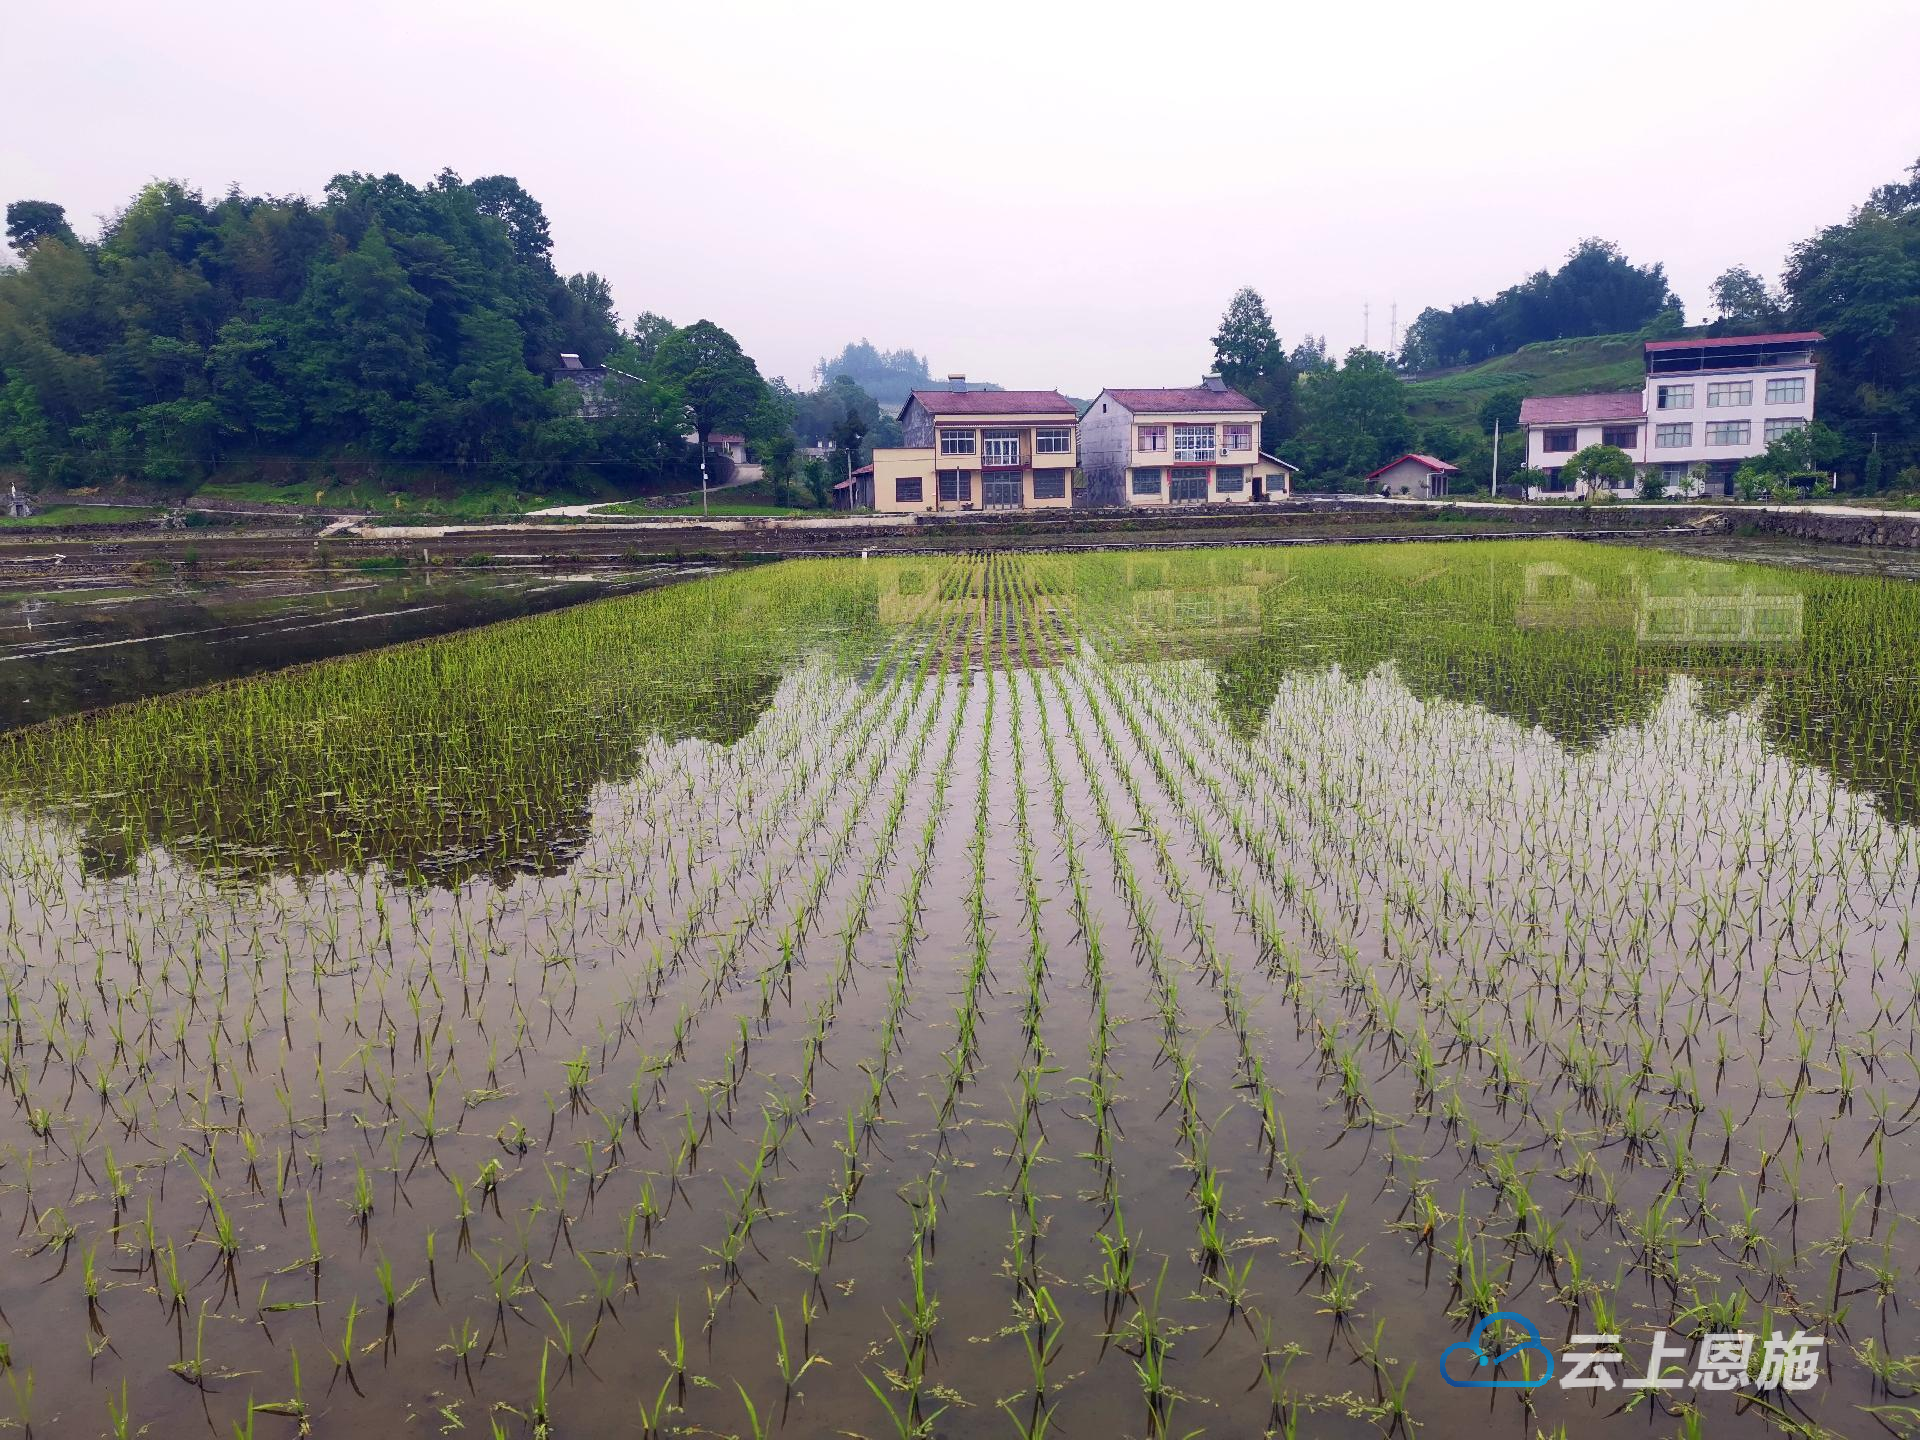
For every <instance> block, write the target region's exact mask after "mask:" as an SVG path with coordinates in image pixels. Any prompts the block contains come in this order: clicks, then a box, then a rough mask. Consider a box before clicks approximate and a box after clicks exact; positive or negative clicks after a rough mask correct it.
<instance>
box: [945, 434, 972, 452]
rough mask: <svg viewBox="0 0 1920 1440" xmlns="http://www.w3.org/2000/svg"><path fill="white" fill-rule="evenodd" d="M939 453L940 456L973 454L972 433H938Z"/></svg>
mask: <svg viewBox="0 0 1920 1440" xmlns="http://www.w3.org/2000/svg"><path fill="white" fill-rule="evenodd" d="M940 453H941V454H942V455H971V454H973V431H971V430H942V431H941V432H940Z"/></svg>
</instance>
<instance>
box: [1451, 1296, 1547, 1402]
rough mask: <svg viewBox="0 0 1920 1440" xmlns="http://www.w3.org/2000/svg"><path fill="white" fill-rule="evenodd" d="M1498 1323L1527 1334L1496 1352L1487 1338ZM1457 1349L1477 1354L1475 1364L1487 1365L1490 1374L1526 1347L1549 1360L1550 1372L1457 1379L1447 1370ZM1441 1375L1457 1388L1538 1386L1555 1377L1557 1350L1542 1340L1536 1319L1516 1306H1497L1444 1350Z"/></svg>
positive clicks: (1473, 1354)
mask: <svg viewBox="0 0 1920 1440" xmlns="http://www.w3.org/2000/svg"><path fill="white" fill-rule="evenodd" d="M1495 1323H1503V1324H1506V1325H1509V1326H1511V1327H1512V1328H1513V1329H1515V1330H1518V1331H1520V1332H1521V1333H1522V1334H1524V1335H1525V1336H1526V1338H1525V1339H1524V1340H1522V1341H1521V1342H1520V1343H1519V1344H1518V1345H1514V1346H1510V1347H1509V1348H1507V1349H1505V1350H1502V1351H1501V1352H1500V1353H1499V1354H1497V1355H1496V1354H1492V1353H1490V1352H1489V1351H1488V1350H1487V1348H1486V1346H1485V1344H1484V1343H1483V1340H1484V1337H1485V1334H1486V1331H1487V1329H1488V1327H1489V1326H1492V1325H1494V1324H1495ZM1456 1350H1463V1351H1465V1352H1466V1353H1467V1354H1469V1355H1471V1356H1473V1363H1474V1366H1475V1367H1476V1368H1477V1369H1478V1368H1485V1369H1486V1370H1487V1371H1488V1372H1489V1374H1490V1373H1491V1372H1492V1369H1493V1368H1494V1367H1495V1366H1498V1365H1499V1364H1501V1363H1502V1362H1503V1361H1506V1360H1512V1359H1514V1358H1515V1357H1517V1356H1518V1355H1519V1354H1520V1352H1521V1351H1522V1350H1531V1351H1533V1352H1534V1353H1535V1354H1536V1355H1538V1356H1539V1357H1540V1358H1541V1359H1542V1360H1544V1361H1546V1363H1547V1368H1546V1373H1544V1374H1541V1375H1536V1376H1534V1377H1533V1378H1532V1379H1530V1380H1493V1379H1487V1380H1480V1379H1474V1378H1469V1379H1466V1380H1456V1379H1454V1378H1453V1376H1451V1375H1449V1374H1448V1373H1447V1361H1448V1360H1449V1359H1451V1358H1452V1356H1453V1353H1454V1352H1455V1351H1456ZM1440 1378H1441V1379H1442V1380H1444V1381H1446V1382H1447V1384H1449V1385H1451V1386H1453V1387H1454V1388H1455V1389H1456V1390H1531V1389H1532V1388H1533V1387H1534V1386H1536V1385H1540V1384H1544V1383H1545V1382H1546V1381H1548V1380H1551V1379H1552V1378H1553V1352H1552V1351H1551V1350H1549V1349H1547V1347H1546V1346H1545V1345H1544V1344H1542V1343H1541V1340H1540V1331H1539V1330H1538V1329H1537V1328H1536V1327H1535V1326H1534V1323H1533V1321H1531V1320H1529V1319H1528V1318H1527V1317H1526V1316H1524V1315H1521V1314H1519V1313H1518V1312H1516V1311H1513V1310H1496V1311H1494V1312H1493V1314H1491V1315H1489V1316H1487V1318H1486V1319H1484V1320H1482V1321H1481V1322H1480V1323H1479V1324H1478V1325H1476V1326H1474V1327H1473V1329H1472V1331H1471V1332H1470V1333H1469V1334H1468V1335H1467V1338H1466V1339H1464V1340H1457V1341H1455V1342H1454V1343H1453V1344H1451V1345H1449V1346H1447V1348H1446V1349H1444V1350H1442V1351H1441V1352H1440Z"/></svg>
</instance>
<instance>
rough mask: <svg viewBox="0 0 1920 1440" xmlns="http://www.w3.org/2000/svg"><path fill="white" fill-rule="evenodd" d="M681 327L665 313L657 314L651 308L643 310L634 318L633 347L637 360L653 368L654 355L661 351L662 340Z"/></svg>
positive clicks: (643, 365)
mask: <svg viewBox="0 0 1920 1440" xmlns="http://www.w3.org/2000/svg"><path fill="white" fill-rule="evenodd" d="M677 328H679V327H677V326H676V325H675V324H674V323H673V322H672V321H671V320H669V319H667V317H666V316H664V315H656V314H654V313H653V311H651V310H642V311H641V312H640V313H639V314H638V315H636V316H635V317H634V320H633V335H632V341H633V348H634V352H635V355H636V362H637V363H638V364H639V365H641V366H642V367H644V368H647V369H651V368H652V366H653V359H654V356H656V355H657V354H659V353H660V342H661V341H662V340H665V339H666V338H667V337H668V336H669V335H671V334H673V332H674V331H675V330H676V329H677Z"/></svg>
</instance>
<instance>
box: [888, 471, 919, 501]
mask: <svg viewBox="0 0 1920 1440" xmlns="http://www.w3.org/2000/svg"><path fill="white" fill-rule="evenodd" d="M893 503H894V504H896V505H918V504H919V503H920V477H919V476H918V475H906V476H897V477H895V479H894V482H893Z"/></svg>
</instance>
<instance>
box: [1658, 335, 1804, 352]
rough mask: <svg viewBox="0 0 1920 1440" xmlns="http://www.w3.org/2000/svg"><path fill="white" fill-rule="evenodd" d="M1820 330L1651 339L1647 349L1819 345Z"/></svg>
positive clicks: (1721, 348)
mask: <svg viewBox="0 0 1920 1440" xmlns="http://www.w3.org/2000/svg"><path fill="white" fill-rule="evenodd" d="M1826 338H1827V337H1826V336H1824V335H1822V334H1821V333H1820V332H1819V331H1818V330H1789V331H1787V332H1786V333H1784V334H1780V335H1703V336H1700V337H1698V338H1696V339H1692V340H1649V341H1647V350H1648V351H1649V352H1652V351H1655V350H1725V349H1728V348H1730V347H1736V346H1741V345H1818V344H1819V343H1820V342H1821V341H1822V340H1825V339H1826Z"/></svg>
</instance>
